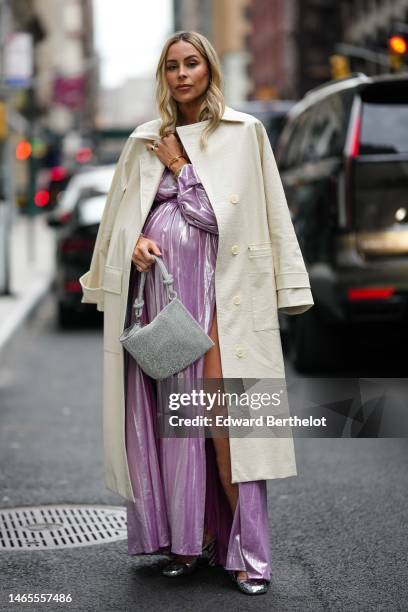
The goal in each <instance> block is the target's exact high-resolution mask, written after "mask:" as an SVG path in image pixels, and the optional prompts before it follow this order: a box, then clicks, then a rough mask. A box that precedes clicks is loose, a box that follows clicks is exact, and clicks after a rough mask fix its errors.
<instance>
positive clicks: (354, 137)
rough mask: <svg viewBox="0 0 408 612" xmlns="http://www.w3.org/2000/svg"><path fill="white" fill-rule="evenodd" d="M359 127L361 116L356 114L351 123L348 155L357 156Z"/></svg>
mask: <svg viewBox="0 0 408 612" xmlns="http://www.w3.org/2000/svg"><path fill="white" fill-rule="evenodd" d="M360 129H361V116H360V115H358V116H357V117H356V119H355V121H354V124H353V131H352V134H351V144H350V152H349V155H350V157H357V155H358V152H359V149H360Z"/></svg>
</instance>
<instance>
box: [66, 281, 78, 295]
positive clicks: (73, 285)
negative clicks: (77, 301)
mask: <svg viewBox="0 0 408 612" xmlns="http://www.w3.org/2000/svg"><path fill="white" fill-rule="evenodd" d="M64 289H65V291H69V292H70V293H79V292H80V291H82V287H81V283H80V282H79V281H77V280H70V281H66V282H65V283H64Z"/></svg>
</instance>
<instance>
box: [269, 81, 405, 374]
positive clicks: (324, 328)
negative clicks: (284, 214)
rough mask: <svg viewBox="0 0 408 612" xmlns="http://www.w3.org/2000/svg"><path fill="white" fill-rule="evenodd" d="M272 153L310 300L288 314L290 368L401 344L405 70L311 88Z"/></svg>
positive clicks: (319, 365) (336, 361)
mask: <svg viewBox="0 0 408 612" xmlns="http://www.w3.org/2000/svg"><path fill="white" fill-rule="evenodd" d="M276 157H277V163H278V166H279V169H280V173H281V177H282V181H283V184H284V188H285V193H286V196H287V199H288V205H289V208H290V210H291V214H292V219H293V223H294V225H295V229H296V232H297V236H298V239H299V244H300V247H301V249H302V253H303V256H304V259H305V262H306V265H307V268H308V272H309V275H310V282H311V287H312V293H313V298H314V301H315V306H314V307H313V308H311V309H309V311H307V312H306V313H304V314H303V315H302V316H301V317H287V319H288V325H289V342H290V345H291V347H292V350H293V357H294V362H295V365H296V367H297V368H298V369H299V370H303V371H307V370H309V371H310V370H314V369H316V368H322V367H325V366H327V365H332V366H336V365H339V360H340V359H341V358H343V359H344V358H347V356H349V354H350V346H353V345H352V344H350V342H348V343H345V342H344V341H345V340H346V339H350V338H351V339H352V341H353V340H354V341H355V340H356V339H358V338H362V337H364V338H365V339H366V340H367V339H368V340H370V339H371V341H372V342H374V343H375V344H376V346H377V347H378V346H381V347H385V344H384V343H388V341H391V342H394V341H396V340H400V341H401V340H402V337H403V335H406V330H407V320H408V73H405V74H399V75H382V76H376V77H368V76H366V75H364V74H355V75H352V76H351V77H349V78H347V79H342V80H340V81H333V82H330V83H327V84H325V85H323V86H320V87H318V88H316V89H314V90H311V91H310V92H308V93H307V94H306V95H305V97H304V98H303V99H302V100H301V101H300V102H298V103H297V104H296V105H295V106H293V107H292V109H291V110H290V111H289V114H288V121H287V124H286V126H285V128H284V130H283V132H282V134H281V138H280V140H279V142H278V146H277V152H276ZM350 332H351V335H350ZM379 343H380V344H379ZM359 346H361V344H360V345H359ZM346 347H347V353H346V352H344V351H345V349H346Z"/></svg>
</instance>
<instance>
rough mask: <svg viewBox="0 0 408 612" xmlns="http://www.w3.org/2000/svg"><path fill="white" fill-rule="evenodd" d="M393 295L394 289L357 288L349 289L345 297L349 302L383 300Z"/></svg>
mask: <svg viewBox="0 0 408 612" xmlns="http://www.w3.org/2000/svg"><path fill="white" fill-rule="evenodd" d="M394 293H395V288H394V287H357V288H354V289H349V290H348V292H347V297H348V299H349V300H350V301H357V300H385V299H387V298H389V297H390V296H391V295H393V294H394Z"/></svg>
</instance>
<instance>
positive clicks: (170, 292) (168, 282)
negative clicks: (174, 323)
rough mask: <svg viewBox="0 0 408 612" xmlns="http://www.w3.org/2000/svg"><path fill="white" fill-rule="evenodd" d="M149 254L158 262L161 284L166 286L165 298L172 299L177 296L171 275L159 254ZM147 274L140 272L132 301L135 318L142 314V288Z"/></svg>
mask: <svg viewBox="0 0 408 612" xmlns="http://www.w3.org/2000/svg"><path fill="white" fill-rule="evenodd" d="M151 255H153V257H154V258H155V260H156V263H157V264H158V266H159V268H160V271H161V273H162V280H163V285H164V286H165V287H166V293H167V299H168V301H169V302H170V301H171V300H172V299H174V298H176V297H177V292H176V291H174V289H173V275H172V274H169V272H168V271H167V268H166V266H165V265H164V262H163V260H162V259H161V257H160V256H158V255H155V254H154V253H151ZM147 274H148V272H141V277H140V285H139V291H138V293H137V297H136V299H135V301H134V303H133V308H134V309H135V313H136V320H138V319H140V318H141V316H142V311H143V306H144V299H143V290H144V285H145V281H146V276H147Z"/></svg>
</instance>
